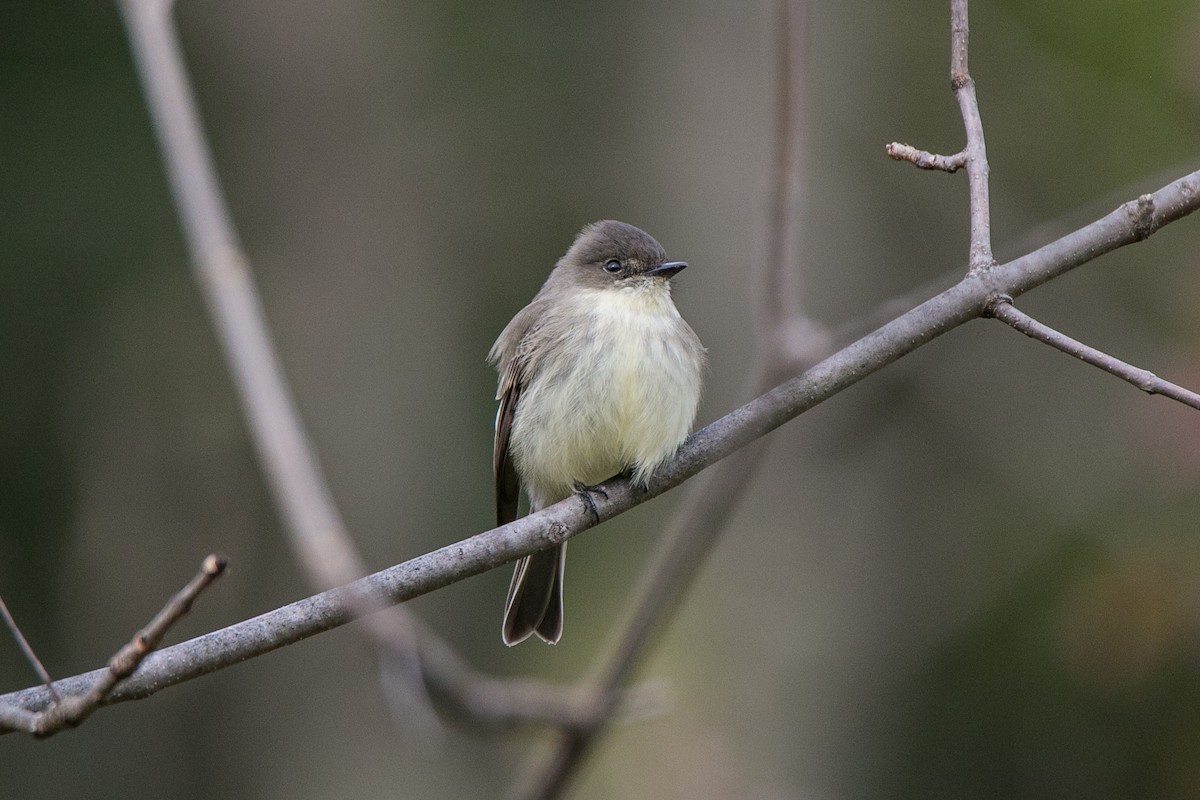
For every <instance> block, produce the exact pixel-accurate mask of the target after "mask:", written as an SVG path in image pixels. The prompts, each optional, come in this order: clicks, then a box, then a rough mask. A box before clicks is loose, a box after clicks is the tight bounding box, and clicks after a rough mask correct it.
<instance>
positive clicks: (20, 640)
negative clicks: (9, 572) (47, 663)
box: [0, 597, 58, 700]
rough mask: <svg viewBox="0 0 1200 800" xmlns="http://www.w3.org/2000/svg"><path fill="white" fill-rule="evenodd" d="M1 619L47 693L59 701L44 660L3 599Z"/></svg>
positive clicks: (1, 601)
mask: <svg viewBox="0 0 1200 800" xmlns="http://www.w3.org/2000/svg"><path fill="white" fill-rule="evenodd" d="M0 617H3V618H4V626H5V627H6V628H8V632H9V633H10V634H12V637H13V639H14V640H15V641H16V643H17V647H19V648H21V653H22V654H23V655H24V656H25V660H26V661H28V662H29V666H31V667H33V671H34V672H35V673H37V676H38V679H39V680H40V681H41V682H42V685H44V686H45V687H46V691H48V692H50V695H51V697H53V698H54V699H55V700H58V693H57V692H55V691H54V687H53V686H52V685H51V681H50V673H49V672H47V671H46V668H45V667H44V666H43V665H42V660H41V659H40V658H38V657H37V652H35V651H34V649H33V647H31V646H30V644H29V641H28V640H27V639H26V638H25V634H23V633H21V628H20V627H19V626H18V625H17V621H16V620H15V619H13V616H12V614H10V613H8V606H7V605H5V603H4V598H3V597H0Z"/></svg>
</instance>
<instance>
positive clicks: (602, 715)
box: [518, 0, 832, 800]
mask: <svg viewBox="0 0 1200 800" xmlns="http://www.w3.org/2000/svg"><path fill="white" fill-rule="evenodd" d="M807 14H808V7H807V3H806V2H802V0H778V2H777V4H776V15H777V20H776V23H777V24H776V26H775V30H776V35H777V37H778V38H777V41H776V55H777V58H778V61H777V66H776V76H777V78H776V81H777V83H776V95H775V137H774V152H773V154H772V158H771V163H770V167H769V169H770V172H769V174H770V191H769V195H768V214H767V226H766V235H765V244H766V248H765V254H764V258H763V263H762V268H761V269H760V272H761V277H760V291H761V294H760V297H759V303H758V315H757V316H758V320H757V321H758V337H757V340H756V353H755V362H756V364H755V366H754V367H753V368H752V371H751V375H750V377H749V378H748V379H747V381H746V383H747V384H748V385H750V386H755V387H757V388H756V389H755V391H756V392H762V391H765V390H766V389H767V388H769V387H770V386H771V385H772V384H773V383H775V382H777V381H779V380H781V379H782V378H783V377H784V376H785V375H787V374H791V373H794V372H795V371H797V370H799V369H802V368H803V367H807V366H809V365H811V364H812V363H813V362H815V361H816V360H818V359H819V358H820V357H822V356H824V355H827V354H828V352H829V350H830V349H831V346H832V345H831V339H830V337H829V334H828V332H827V331H826V330H825V329H824V328H822V327H821V326H819V325H818V324H817V323H816V322H815V321H813V320H811V319H810V318H809V317H807V316H805V315H804V314H802V313H800V311H799V310H798V309H799V308H800V300H799V298H800V277H801V275H800V270H799V265H798V263H797V262H798V258H797V251H796V240H797V236H796V227H797V225H796V220H797V219H799V218H800V214H799V213H798V211H799V209H798V206H799V201H800V190H801V185H802V162H803V153H804V146H803V141H802V139H803V134H804V132H805V126H804V124H803V118H804V113H805V110H806V103H805V94H804V80H803V76H802V72H803V67H804V64H805V53H806V47H805V45H806V42H807V29H806V25H805V23H806V21H807ZM765 453H766V441H765V440H759V441H757V442H754V443H753V444H752V445H751V446H749V447H747V448H746V449H745V450H743V451H741V452H739V453H736V454H735V455H733V456H732V457H731V458H729V459H727V460H725V461H723V462H722V463H721V464H719V465H718V466H717V468H716V470H714V471H713V473H712V474H710V475H707V476H705V478H703V479H702V480H701V482H700V484H699V485H697V486H695V487H694V488H693V489H692V491H690V492H689V493H688V497H687V498H686V499H685V500H684V502H683V503H682V504H681V505H680V511H679V512H677V513H676V515H675V517H674V519H673V520H672V522H671V524H670V526H669V527H668V529H667V531H666V534H665V536H664V537H663V542H662V544H661V545H660V546H659V548H658V549H657V550H656V552H655V557H654V560H653V561H652V562H651V564H650V565H649V567H648V568H647V569H645V570H644V571H643V573H642V575H641V577H640V578H639V582H638V586H637V589H636V591H634V592H633V593H632V597H633V600H632V601H631V602H630V603H629V604H628V610H627V612H626V614H625V617H624V619H623V620H622V621H621V623H620V624H619V625H618V626H617V627H616V628H615V629H614V634H613V635H612V636H611V638H610V642H609V644H608V645H607V647H606V648H605V650H604V651H603V652H604V655H603V656H602V657H601V659H600V660H599V663H600V667H599V668H598V669H597V670H596V671H595V673H594V674H593V676H592V677H591V678H590V679H589V680H587V681H586V682H585V685H586V686H589V687H590V692H591V696H592V703H591V708H592V710H593V713H592V716H591V717H590V718H589V719H588V720H587V721H586V724H584V725H579V726H576V727H573V728H568V729H564V730H563V731H562V732H561V733H560V735H559V737H558V739H557V740H556V742H555V743H554V744H553V745H552V747H551V752H550V753H549V754H547V755H545V756H543V757H539V758H536V759H535V760H533V761H532V762H531V763H530V765H528V766H527V767H526V770H525V774H523V775H520V776H518V780H519V781H525V782H528V783H529V786H528V787H526V788H524V789H521V790H518V791H519V792H520V796H528V797H531V798H537V799H538V800H553V798H557V797H561V796H562V795H563V794H564V793H565V792H566V790H567V787H568V785H569V783H570V781H571V779H572V778H573V777H574V776H575V775H576V774H577V773H578V771H579V768H580V767H581V766H582V764H583V763H584V762H585V761H586V759H587V756H588V754H589V753H590V752H591V750H592V748H593V746H594V744H595V743H596V742H597V741H598V740H599V738H600V736H601V735H602V734H603V733H604V732H605V731H606V730H607V728H608V726H609V723H610V721H611V719H612V717H613V714H614V712H615V711H616V709H617V708H618V701H619V699H620V697H621V687H622V686H624V685H625V683H626V682H628V681H629V679H630V676H631V675H632V674H633V671H634V669H636V667H637V665H638V664H639V663H640V661H641V660H642V658H643V657H644V656H645V654H646V651H647V650H648V649H649V648H650V646H651V644H653V643H654V641H655V639H656V634H659V633H660V632H661V631H662V629H663V625H664V624H665V621H666V620H667V619H669V618H670V617H671V616H672V615H673V614H674V613H675V611H676V610H677V609H678V607H679V605H680V603H681V602H682V600H683V597H684V595H685V594H686V593H687V590H688V589H689V588H690V587H691V585H692V582H693V580H694V579H695V577H696V575H697V573H699V571H700V568H701V567H702V566H703V564H704V562H705V560H706V558H707V556H708V554H709V553H710V552H711V551H712V549H713V547H714V545H715V544H716V542H717V540H718V539H719V538H720V535H721V533H722V532H724V530H725V526H726V524H727V522H728V521H729V518H730V517H731V516H732V514H733V512H734V511H735V510H736V509H737V507H738V502H739V500H740V499H741V498H742V496H743V495H744V493H745V491H746V489H747V488H748V487H749V486H750V484H751V481H752V480H753V478H754V475H755V474H756V472H757V470H758V466H759V465H760V464H761V463H762V459H763V456H764V455H765Z"/></svg>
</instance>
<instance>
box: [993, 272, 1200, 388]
mask: <svg viewBox="0 0 1200 800" xmlns="http://www.w3.org/2000/svg"><path fill="white" fill-rule="evenodd" d="M988 316H990V317H995V318H996V319H998V320H1000V321H1001V322H1004V323H1005V324H1007V325H1010V326H1012V327H1013V328H1014V329H1015V330H1018V331H1020V332H1021V333H1023V334H1025V335H1026V336H1028V337H1030V338H1032V339H1037V340H1038V341H1039V342H1042V343H1044V344H1048V345H1050V346H1051V347H1054V348H1056V349H1058V350H1061V351H1063V352H1064V353H1066V354H1068V355H1072V356H1075V357H1076V358H1078V359H1079V360H1080V361H1084V362H1086V363H1088V364H1091V365H1092V366H1093V367H1099V368H1100V369H1102V370H1104V371H1105V372H1111V373H1112V374H1113V375H1116V376H1117V377H1118V378H1120V379H1121V380H1124V381H1128V382H1129V383H1132V384H1133V385H1134V386H1136V387H1137V388H1139V389H1141V390H1142V391H1143V392H1146V393H1147V394H1160V395H1162V396H1163V397H1169V398H1171V399H1172V400H1178V401H1179V402H1180V403H1183V404H1184V405H1185V406H1191V407H1192V408H1195V409H1197V410H1200V394H1196V393H1195V392H1192V391H1189V390H1188V389H1184V388H1183V387H1182V386H1177V385H1175V384H1174V383H1171V382H1170V381H1165V380H1163V379H1162V378H1160V377H1158V376H1157V375H1155V374H1154V373H1153V372H1150V371H1148V370H1144V369H1140V368H1138V367H1135V366H1133V365H1132V364H1127V363H1125V362H1124V361H1121V360H1120V359H1117V358H1114V357H1112V356H1110V355H1109V354H1107V353H1104V352H1102V351H1100V350H1097V349H1096V348H1094V347H1088V346H1087V345H1086V344H1084V343H1082V342H1079V341H1076V340H1075V339H1072V338H1071V337H1070V336H1067V335H1066V334H1063V333H1059V332H1058V331H1056V330H1054V329H1053V328H1051V327H1049V326H1047V325H1043V324H1042V323H1040V322H1038V321H1037V320H1035V319H1034V318H1033V317H1031V316H1029V315H1028V314H1026V313H1025V312H1023V311H1020V310H1018V309H1017V308H1016V307H1015V306H1013V304H1012V298H1011V297H1005V296H1003V295H1002V296H1000V297H997V298H996V299H995V300H994V301H993V302H992V303H991V304H990V305H989V306H988Z"/></svg>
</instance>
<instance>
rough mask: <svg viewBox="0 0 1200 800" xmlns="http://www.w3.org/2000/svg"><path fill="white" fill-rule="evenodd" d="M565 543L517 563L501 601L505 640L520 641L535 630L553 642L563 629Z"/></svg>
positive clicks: (510, 644) (546, 640) (541, 636)
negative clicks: (506, 595) (506, 591)
mask: <svg viewBox="0 0 1200 800" xmlns="http://www.w3.org/2000/svg"><path fill="white" fill-rule="evenodd" d="M566 565H567V543H566V542H563V543H562V544H560V545H558V546H557V547H554V548H551V549H550V550H543V551H541V552H540V553H534V554H533V555H531V556H526V557H525V558H522V559H521V560H520V561H518V562H517V567H516V569H515V570H513V577H512V583H510V584H509V586H508V600H506V601H505V603H504V630H503V633H502V635H503V637H504V643H505V644H506V645H508V646H509V647H512V646H513V645H514V644H519V643H521V642H523V641H525V640H526V639H528V638H529V636H530V634H534V633H536V634H537V636H538V638H539V639H541V640H542V641H543V642H546V643H548V644H555V643H557V642H558V640H559V638H560V637H561V636H562V628H563V570H564V569H565V568H566Z"/></svg>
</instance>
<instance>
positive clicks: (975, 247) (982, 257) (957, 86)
mask: <svg viewBox="0 0 1200 800" xmlns="http://www.w3.org/2000/svg"><path fill="white" fill-rule="evenodd" d="M968 38H969V36H968V27H967V0H950V85H951V86H952V87H953V88H954V96H955V98H956V99H957V100H958V109H959V111H960V112H961V113H962V118H963V128H964V129H965V130H966V134H967V145H966V147H964V148H963V153H964V154H965V156H966V165H965V166H966V168H967V183H968V184H969V185H970V196H971V249H970V259H969V262H968V263H969V268H970V270H971V272H980V271H982V270H986V269H990V268H991V267H992V266H994V265H995V263H996V260H995V258H993V256H992V212H991V206H990V201H989V199H988V160H987V148H986V147H985V146H984V139H983V119H982V118H981V117H980V115H979V101H978V100H976V98H975V81H974V80H973V79H972V78H971V73H970V72H969V71H968V70H967V44H968Z"/></svg>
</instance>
